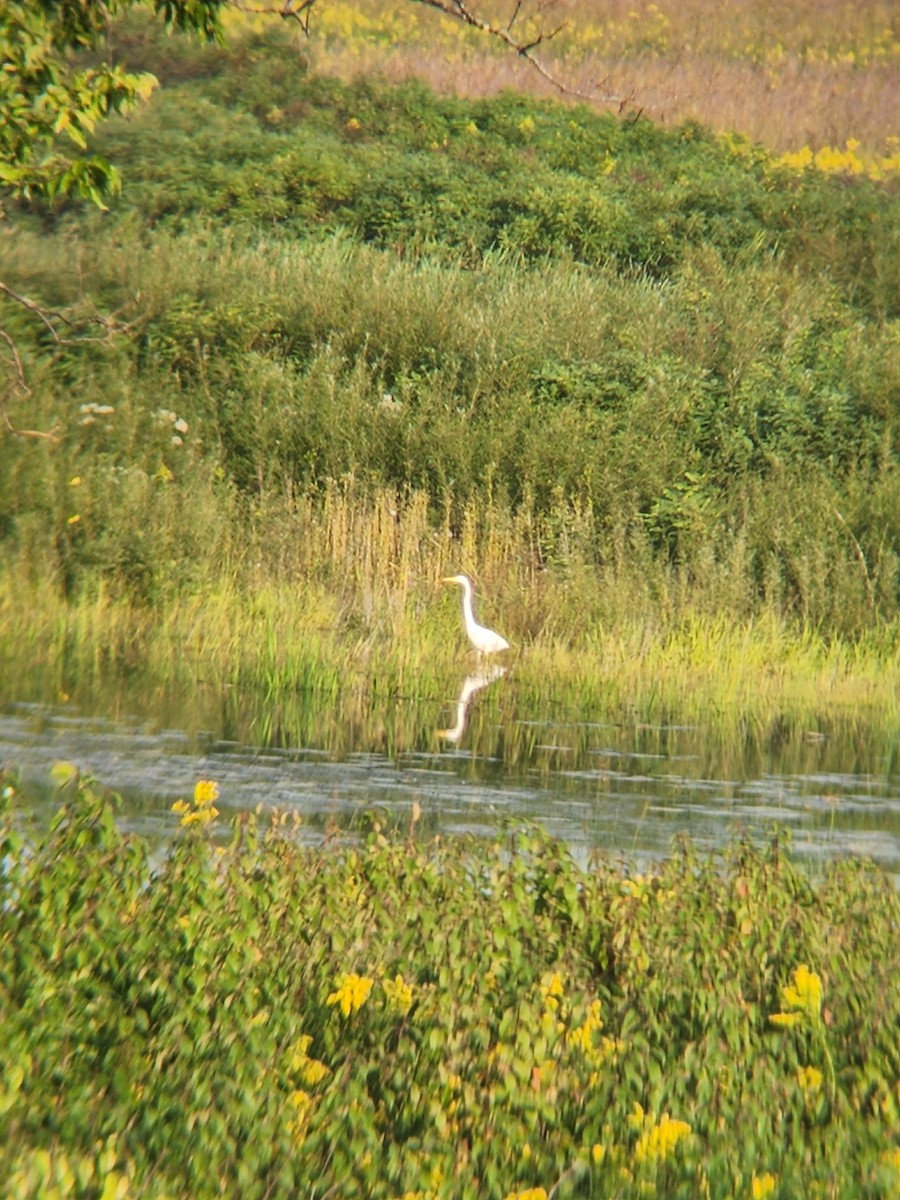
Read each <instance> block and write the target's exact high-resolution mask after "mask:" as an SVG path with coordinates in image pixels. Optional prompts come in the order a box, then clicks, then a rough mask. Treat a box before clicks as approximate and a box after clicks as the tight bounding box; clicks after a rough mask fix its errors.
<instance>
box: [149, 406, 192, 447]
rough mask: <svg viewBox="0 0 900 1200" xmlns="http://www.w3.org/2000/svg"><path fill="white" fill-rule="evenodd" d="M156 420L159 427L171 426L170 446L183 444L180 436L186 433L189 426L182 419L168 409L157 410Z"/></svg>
mask: <svg viewBox="0 0 900 1200" xmlns="http://www.w3.org/2000/svg"><path fill="white" fill-rule="evenodd" d="M156 419H157V421H159V423H160V424H161V425H164V426H171V428H172V430H173V433H172V445H173V446H180V445H181V444H182V442H183V438H182V436H181V435H182V434H183V433H187V431H188V429H189V426H188V423H187V421H185V419H184V417H179V416H178V414H177V413H173V412H172V410H171V409H169V408H158V409H157V410H156Z"/></svg>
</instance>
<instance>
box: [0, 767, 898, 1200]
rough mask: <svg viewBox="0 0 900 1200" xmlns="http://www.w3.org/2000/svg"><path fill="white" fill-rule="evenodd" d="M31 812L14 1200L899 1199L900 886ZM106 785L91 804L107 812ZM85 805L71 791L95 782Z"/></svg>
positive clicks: (860, 875)
mask: <svg viewBox="0 0 900 1200" xmlns="http://www.w3.org/2000/svg"><path fill="white" fill-rule="evenodd" d="M5 782H7V784H8V786H6V787H5V789H4V800H3V803H4V806H5V807H4V815H3V818H2V823H0V853H2V855H3V860H4V863H5V866H4V871H3V874H2V876H0V899H2V902H0V1010H2V1012H3V1020H2V1022H0V1049H2V1060H3V1063H4V1068H3V1082H2V1089H0V1100H2V1103H0V1130H2V1132H3V1136H2V1137H0V1166H2V1172H3V1177H4V1178H5V1179H6V1180H7V1183H6V1185H5V1191H6V1194H7V1195H9V1196H11V1197H16V1198H17V1200H18V1198H24V1197H30V1196H38V1195H40V1196H49V1195H57V1196H60V1197H69V1196H71V1197H93V1196H100V1195H103V1196H104V1197H105V1196H113V1195H115V1196H120V1197H127V1196H131V1195H135V1196H137V1195H140V1196H142V1197H147V1198H148V1200H149V1198H152V1197H163V1196H171V1195H185V1194H191V1195H194V1196H197V1197H205V1196H212V1195H220V1194H222V1192H223V1191H226V1192H234V1191H240V1193H241V1195H242V1196H246V1197H248V1198H252V1197H256V1196H259V1197H279V1196H282V1195H285V1196H286V1195H295V1194H297V1192H298V1191H300V1192H302V1193H303V1194H315V1195H325V1194H328V1192H329V1191H332V1192H339V1193H340V1194H341V1195H344V1196H357V1195H359V1196H365V1197H367V1198H377V1197H388V1198H392V1197H401V1196H413V1195H414V1196H417V1197H420V1198H422V1200H424V1198H425V1197H440V1196H448V1197H449V1196H453V1197H465V1196H475V1195H477V1196H479V1197H481V1196H492V1197H498V1198H503V1197H508V1196H518V1197H523V1196H526V1195H527V1196H528V1197H530V1198H531V1200H538V1198H539V1197H541V1198H543V1197H546V1196H549V1195H556V1196H560V1197H562V1196H621V1197H623V1198H626V1197H630V1196H638V1195H640V1196H646V1195H665V1196H681V1195H684V1196H695V1195H697V1194H705V1195H709V1196H714V1197H720V1196H747V1197H750V1196H753V1197H758V1196H770V1195H771V1196H784V1197H788V1196H796V1195H811V1194H813V1195H815V1194H819V1195H822V1196H829V1197H847V1198H848V1200H849V1198H850V1197H853V1198H854V1200H855V1198H856V1197H859V1196H861V1195H862V1196H869V1197H889V1196H894V1195H896V1191H897V1187H898V1183H900V1159H898V1152H900V1093H898V1090H897V1079H898V1072H900V1061H898V1057H897V1054H898V1046H897V1039H896V1028H897V1023H898V1020H900V1011H898V1007H897V1005H898V999H900V997H898V991H897V988H896V986H895V980H896V977H897V972H898V969H900V959H898V946H900V941H898V938H897V929H898V924H900V907H898V894H897V892H896V891H895V890H894V889H893V888H892V887H891V885H890V884H889V883H886V882H885V881H884V880H883V879H881V878H880V877H879V876H878V875H877V873H875V872H874V870H870V869H868V868H866V867H865V866H864V865H862V864H858V863H854V862H850V861H847V862H843V863H840V864H834V865H832V866H830V867H829V868H828V869H827V870H826V872H825V873H824V874H823V875H822V876H820V877H817V878H810V877H808V876H807V875H805V874H804V873H803V872H802V871H800V870H798V869H797V868H796V867H795V866H793V865H792V864H791V861H790V858H789V856H788V855H787V854H786V852H785V849H784V847H783V846H781V845H779V844H778V843H777V841H776V842H773V844H772V845H771V846H770V847H768V848H765V849H762V850H756V849H752V848H751V847H749V846H747V845H743V844H736V845H734V846H733V847H732V848H731V849H730V851H729V852H728V854H727V855H726V857H725V860H724V862H720V863H718V864H714V863H712V862H711V861H706V860H704V859H701V858H698V857H697V856H696V855H695V854H694V853H693V851H692V850H691V848H690V846H689V845H686V844H685V845H681V846H679V847H677V848H676V849H675V850H674V851H673V853H672V855H671V857H670V858H669V859H668V860H667V861H664V862H661V863H660V864H659V865H658V867H657V868H655V869H654V870H653V871H650V872H648V873H646V874H643V875H635V874H633V873H632V872H629V870H628V869H627V867H624V866H622V865H620V864H613V863H610V862H606V861H602V860H601V861H597V862H595V863H593V864H591V865H590V866H589V867H587V868H584V869H582V868H579V867H577V866H576V865H575V864H574V863H573V862H572V861H571V860H570V858H569V857H568V855H567V853H566V852H565V850H564V849H562V848H561V847H560V846H558V845H556V844H553V843H552V842H550V841H549V840H547V839H546V838H545V837H544V836H543V835H542V834H540V833H539V832H537V831H533V830H528V829H524V830H519V831H511V832H510V833H509V834H508V835H507V836H505V837H503V838H502V839H500V840H498V841H497V842H496V843H495V844H481V843H475V842H465V841H454V843H453V844H443V843H441V842H440V841H433V840H431V841H429V840H425V839H422V840H420V839H419V838H418V837H417V829H416V823H417V820H418V814H417V813H414V814H413V822H412V827H411V828H410V829H409V830H401V831H397V832H396V833H393V834H390V835H388V836H385V832H384V831H383V830H381V829H380V828H379V826H378V824H377V822H376V823H375V824H374V827H373V829H372V832H371V836H370V837H369V839H368V840H367V841H366V842H365V843H364V844H358V845H354V846H349V845H346V844H343V845H342V844H341V843H340V842H339V841H335V842H333V843H328V842H326V843H325V844H324V845H322V846H320V847H319V848H317V849H309V848H303V847H302V845H301V844H299V843H298V841H297V839H296V838H295V837H294V835H293V831H292V827H291V825H290V822H285V821H283V820H280V819H274V820H273V821H272V822H271V824H270V823H269V821H268V820H267V819H263V818H259V819H257V818H254V817H252V816H248V817H245V818H243V819H241V820H240V821H238V822H237V823H236V825H235V827H234V829H233V831H232V833H231V838H230V841H227V842H226V843H225V844H222V845H220V847H219V848H214V846H213V843H212V842H211V841H210V840H209V834H210V832H211V831H214V830H216V827H217V822H216V818H215V788H214V786H213V785H211V784H208V783H204V784H200V785H198V787H197V790H196V792H195V795H194V797H193V798H192V799H191V798H189V799H188V800H187V801H185V802H184V803H181V804H179V805H178V806H176V807H177V808H178V810H179V811H178V812H177V813H174V814H173V816H172V822H173V826H176V825H178V824H179V823H180V824H181V826H182V829H181V836H180V838H179V839H178V840H177V841H176V844H175V847H174V851H173V853H172V855H171V856H170V857H169V858H168V859H167V860H166V861H165V862H164V863H162V864H161V865H159V864H158V865H157V866H156V867H155V868H154V869H153V870H152V871H151V870H150V868H149V866H148V862H147V847H146V846H145V845H144V844H143V843H142V842H141V841H140V840H139V839H134V838H126V839H123V838H122V837H121V836H120V835H119V834H118V833H117V832H116V827H115V823H114V819H113V810H112V807H111V805H110V803H109V802H108V801H106V800H100V799H98V798H96V797H95V796H93V795H91V793H90V790H89V789H88V788H84V787H81V786H79V785H77V781H74V780H70V782H69V783H68V784H67V785H66V792H68V791H69V790H73V794H72V795H71V796H70V798H69V799H68V801H67V802H66V805H65V807H64V808H63V809H62V810H61V812H60V814H59V817H58V818H57V820H56V822H55V824H54V827H53V829H52V830H51V831H49V832H48V833H47V834H46V835H44V836H42V837H39V838H38V839H37V841H33V842H32V843H31V844H30V845H29V846H28V847H27V848H25V847H24V846H23V842H22V839H21V836H20V833H19V832H18V829H17V826H18V819H17V817H16V814H15V807H14V805H15V798H14V789H13V787H12V786H11V781H5ZM76 791H77V795H76V794H74V793H75V792H76ZM64 794H65V793H64Z"/></svg>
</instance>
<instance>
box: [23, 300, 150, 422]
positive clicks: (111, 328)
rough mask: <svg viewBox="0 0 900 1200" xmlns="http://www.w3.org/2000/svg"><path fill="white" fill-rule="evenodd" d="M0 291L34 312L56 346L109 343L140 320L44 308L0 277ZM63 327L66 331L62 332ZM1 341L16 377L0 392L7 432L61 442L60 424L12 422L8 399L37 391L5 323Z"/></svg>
mask: <svg viewBox="0 0 900 1200" xmlns="http://www.w3.org/2000/svg"><path fill="white" fill-rule="evenodd" d="M0 294H2V295H4V296H6V297H8V298H9V299H10V300H12V301H13V303H15V304H19V305H21V306H22V308H24V309H25V310H26V312H29V313H31V315H32V316H33V317H34V318H35V319H36V320H37V321H39V322H40V323H41V324H42V325H43V327H44V329H45V330H46V331H47V333H48V334H49V335H50V338H51V339H52V341H53V343H54V345H56V346H71V345H74V344H75V343H80V342H94V343H101V344H107V345H108V344H109V343H110V342H111V341H112V339H113V338H114V337H116V336H118V335H119V334H122V333H128V332H130V331H131V330H132V329H134V328H135V326H136V325H138V324H139V320H140V318H139V319H138V320H136V321H121V320H119V314H118V313H113V314H112V315H110V316H105V315H104V314H102V313H98V312H97V311H96V310H94V311H91V312H88V313H86V314H85V315H79V314H76V313H73V312H69V313H67V312H63V311H61V310H59V309H55V308H44V307H42V306H41V305H40V304H38V303H37V301H35V300H32V299H31V298H30V297H29V296H23V295H21V294H20V293H19V292H16V291H13V289H12V288H11V287H10V286H9V284H7V283H4V282H3V280H0ZM120 311H121V310H120ZM97 327H99V330H100V332H98V333H97V334H91V333H88V332H86V331H87V330H89V329H92V328H97ZM63 330H64V331H66V332H63ZM0 341H2V342H3V343H4V344H5V345H6V349H7V353H8V358H9V362H10V364H11V366H12V376H13V378H12V382H11V383H10V384H9V385H7V387H6V388H5V389H4V390H3V392H2V393H0V423H2V425H3V427H5V429H6V431H7V433H8V434H10V435H11V436H13V437H32V438H45V439H46V440H48V441H51V442H58V441H59V440H60V439H59V436H58V435H59V426H58V425H54V427H53V428H52V429H49V430H42V429H19V428H18V427H17V426H16V425H14V424H13V421H12V418H11V417H10V415H9V409H8V407H7V400H8V398H9V397H10V396H12V395H18V396H19V397H21V398H23V399H26V400H27V399H28V398H29V397H31V396H32V395H33V394H34V391H33V389H32V387H31V386H30V385H29V383H28V377H27V374H26V371H25V364H24V363H23V361H22V356H21V354H20V353H19V348H18V345H17V344H16V340H15V338H14V337H13V335H12V334H11V333H10V332H9V330H8V329H6V328H4V327H3V326H0Z"/></svg>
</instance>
